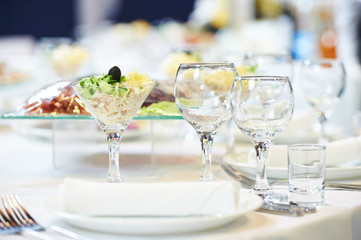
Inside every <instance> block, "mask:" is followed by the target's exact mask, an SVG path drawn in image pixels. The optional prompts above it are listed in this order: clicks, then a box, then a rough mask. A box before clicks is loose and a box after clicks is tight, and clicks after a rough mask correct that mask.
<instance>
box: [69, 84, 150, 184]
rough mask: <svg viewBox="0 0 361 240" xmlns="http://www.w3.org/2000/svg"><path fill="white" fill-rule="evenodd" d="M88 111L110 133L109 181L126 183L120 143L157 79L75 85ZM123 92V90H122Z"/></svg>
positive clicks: (73, 85) (106, 132)
mask: <svg viewBox="0 0 361 240" xmlns="http://www.w3.org/2000/svg"><path fill="white" fill-rule="evenodd" d="M71 86H72V87H73V89H74V91H75V92H76V93H77V94H78V96H79V98H80V99H81V100H82V102H83V103H84V105H85V107H86V108H87V110H88V111H89V112H90V114H91V115H92V117H93V118H94V119H95V120H96V122H97V123H98V125H99V127H100V128H101V129H102V130H103V131H104V133H105V134H106V135H107V142H108V147H109V171H108V179H107V181H108V182H123V181H124V180H123V178H122V177H121V174H120V171H119V144H120V140H121V138H122V135H123V132H124V130H125V129H126V128H127V127H128V125H129V123H130V121H131V119H132V118H133V117H134V115H135V114H136V112H137V111H138V110H139V108H140V107H141V105H142V104H143V102H144V101H145V99H146V98H147V96H148V95H149V93H150V92H151V90H152V89H153V87H154V86H155V82H154V81H152V82H150V83H147V84H139V85H126V86H125V87H118V86H117V85H115V86H110V85H108V86H106V89H105V87H104V86H96V85H91V86H87V85H81V84H79V81H76V82H74V83H72V84H71ZM120 90H121V91H123V92H122V93H121V92H120Z"/></svg>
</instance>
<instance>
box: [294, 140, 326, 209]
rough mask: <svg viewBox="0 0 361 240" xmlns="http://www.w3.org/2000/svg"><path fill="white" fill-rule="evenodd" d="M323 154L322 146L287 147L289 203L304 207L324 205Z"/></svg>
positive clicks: (299, 145) (324, 148)
mask: <svg viewBox="0 0 361 240" xmlns="http://www.w3.org/2000/svg"><path fill="white" fill-rule="evenodd" d="M325 152H326V147H325V146H323V145H313V144H296V145H291V146H288V181H289V201H290V202H292V203H297V204H298V205H300V206H305V207H322V206H323V205H324V203H325V200H324V190H325Z"/></svg>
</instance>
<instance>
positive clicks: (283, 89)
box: [231, 76, 294, 201]
mask: <svg viewBox="0 0 361 240" xmlns="http://www.w3.org/2000/svg"><path fill="white" fill-rule="evenodd" d="M293 107H294V97H293V90H292V86H291V83H290V81H289V79H288V77H286V76H243V77H236V79H235V80H234V83H233V87H232V97H231V112H232V117H233V120H234V122H235V123H236V125H237V127H238V128H239V129H240V130H241V131H242V132H243V133H245V134H246V135H247V136H248V137H249V138H250V140H251V141H252V143H253V145H254V147H255V150H256V156H257V171H256V183H255V185H254V188H253V192H254V193H256V194H258V195H260V196H263V197H267V198H269V197H271V199H272V201H278V200H280V199H279V198H280V197H281V196H280V195H278V194H276V193H274V192H271V191H270V186H269V184H268V181H267V175H266V167H267V161H268V156H267V155H268V150H269V147H270V143H271V142H272V140H273V139H274V138H275V137H276V136H277V135H279V134H280V133H281V132H282V131H283V130H284V129H285V128H286V127H287V125H288V124H289V122H290V120H291V118H292V114H293ZM277 198H278V199H277ZM271 199H270V200H271Z"/></svg>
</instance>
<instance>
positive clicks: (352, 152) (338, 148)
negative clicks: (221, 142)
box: [248, 136, 361, 168]
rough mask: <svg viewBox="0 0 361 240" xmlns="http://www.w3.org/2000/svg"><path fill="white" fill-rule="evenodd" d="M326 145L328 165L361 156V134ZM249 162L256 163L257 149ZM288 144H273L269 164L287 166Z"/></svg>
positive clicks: (249, 157) (250, 152) (249, 156)
mask: <svg viewBox="0 0 361 240" xmlns="http://www.w3.org/2000/svg"><path fill="white" fill-rule="evenodd" d="M325 145H326V166H333V165H337V164H340V163H345V162H348V161H351V160H355V159H359V158H361V136H359V137H349V138H345V139H341V140H338V141H333V142H329V143H327V144H325ZM248 163H249V164H251V165H256V151H255V150H254V149H253V148H252V149H250V151H249V154H248ZM287 164H288V161H287V145H271V146H270V148H269V153H268V166H271V167H283V168H287Z"/></svg>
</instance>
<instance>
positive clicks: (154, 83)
mask: <svg viewBox="0 0 361 240" xmlns="http://www.w3.org/2000/svg"><path fill="white" fill-rule="evenodd" d="M80 80H81V79H79V80H76V81H74V82H72V83H70V84H69V86H71V87H92V88H102V87H103V86H94V85H91V86H80V85H79V82H80ZM151 81H152V82H149V83H145V84H140V85H133V84H127V85H126V86H116V85H109V86H110V87H111V88H115V87H124V88H129V87H130V88H132V87H146V86H151V85H156V84H157V82H156V81H154V80H151Z"/></svg>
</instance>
